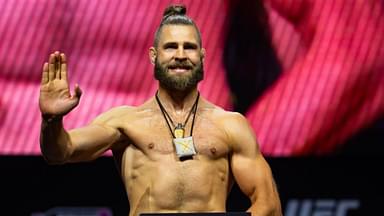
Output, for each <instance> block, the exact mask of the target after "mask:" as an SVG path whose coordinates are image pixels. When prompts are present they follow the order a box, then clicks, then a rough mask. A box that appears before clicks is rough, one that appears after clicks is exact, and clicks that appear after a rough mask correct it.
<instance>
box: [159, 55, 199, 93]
mask: <svg viewBox="0 0 384 216" xmlns="http://www.w3.org/2000/svg"><path fill="white" fill-rule="evenodd" d="M177 66H180V67H187V68H189V69H191V72H190V73H188V74H180V75H178V74H175V75H171V74H170V73H169V72H168V69H169V68H170V67H177ZM203 68H204V67H203V62H202V60H200V62H199V63H198V64H196V65H195V66H192V65H191V64H188V63H187V62H184V63H174V64H171V65H165V66H163V65H161V64H160V63H159V62H158V60H157V58H156V60H155V68H154V69H155V78H156V79H157V80H158V81H159V82H160V85H161V86H163V87H165V88H166V89H169V90H174V91H186V90H190V89H192V88H194V87H196V86H197V84H198V83H199V82H200V81H201V80H203V77H204V69H203Z"/></svg>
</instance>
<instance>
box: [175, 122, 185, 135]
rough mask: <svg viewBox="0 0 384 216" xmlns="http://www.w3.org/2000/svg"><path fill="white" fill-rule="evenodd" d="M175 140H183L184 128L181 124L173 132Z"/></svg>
mask: <svg viewBox="0 0 384 216" xmlns="http://www.w3.org/2000/svg"><path fill="white" fill-rule="evenodd" d="M174 134H175V138H183V137H184V127H183V125H181V123H178V124H177V126H176V128H175V130H174Z"/></svg>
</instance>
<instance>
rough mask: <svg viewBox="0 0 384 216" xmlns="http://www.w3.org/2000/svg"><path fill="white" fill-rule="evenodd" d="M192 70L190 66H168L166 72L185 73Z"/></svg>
mask: <svg viewBox="0 0 384 216" xmlns="http://www.w3.org/2000/svg"><path fill="white" fill-rule="evenodd" d="M191 69H192V67H191V66H186V65H184V66H176V65H175V66H173V65H172V66H169V67H168V70H170V71H172V72H175V73H185V72H188V71H190V70H191Z"/></svg>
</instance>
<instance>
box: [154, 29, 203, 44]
mask: <svg viewBox="0 0 384 216" xmlns="http://www.w3.org/2000/svg"><path fill="white" fill-rule="evenodd" d="M159 39H160V40H159V42H160V44H165V43H171V42H177V43H184V42H189V43H196V44H198V36H197V31H196V29H195V27H194V26H192V25H165V26H163V27H162V29H161V35H160V38H159Z"/></svg>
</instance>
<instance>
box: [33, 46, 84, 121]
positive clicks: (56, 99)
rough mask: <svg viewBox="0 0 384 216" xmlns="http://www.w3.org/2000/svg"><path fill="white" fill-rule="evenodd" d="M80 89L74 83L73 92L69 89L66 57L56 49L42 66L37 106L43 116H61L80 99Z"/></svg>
mask: <svg viewBox="0 0 384 216" xmlns="http://www.w3.org/2000/svg"><path fill="white" fill-rule="evenodd" d="M80 96H81V90H80V88H79V86H78V85H77V84H76V86H75V90H74V94H73V95H71V92H70V90H69V83H68V75H67V59H66V57H65V55H64V53H59V52H58V51H56V52H55V53H52V54H51V55H50V56H49V62H45V63H44V66H43V75H42V79H41V86H40V97H39V106H40V111H41V113H42V115H43V116H46V117H48V118H51V117H57V116H59V117H61V116H64V115H66V114H67V113H69V112H70V111H71V110H72V109H73V108H75V107H76V106H77V105H78V104H79V101H80Z"/></svg>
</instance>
